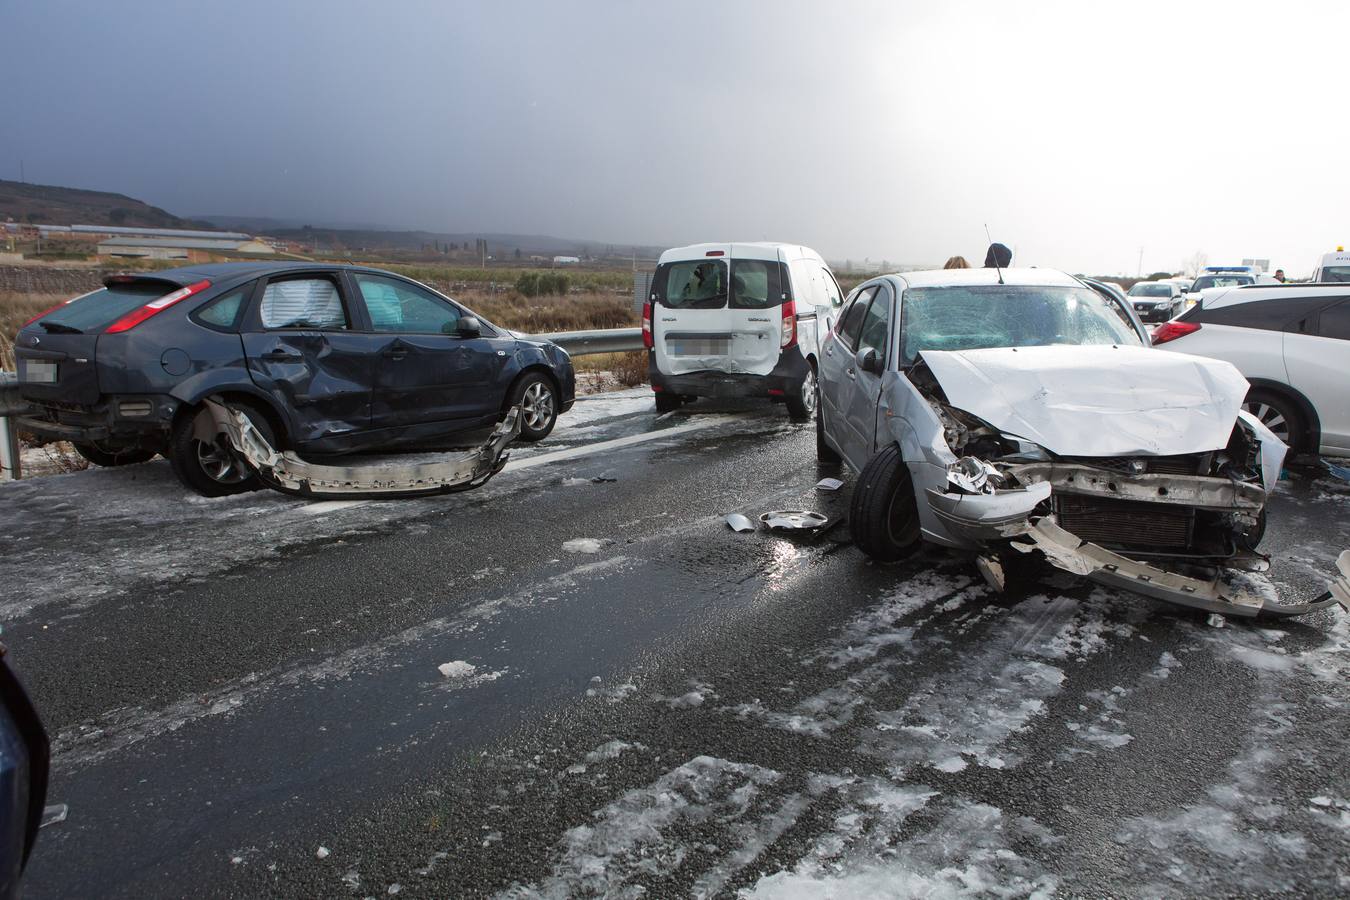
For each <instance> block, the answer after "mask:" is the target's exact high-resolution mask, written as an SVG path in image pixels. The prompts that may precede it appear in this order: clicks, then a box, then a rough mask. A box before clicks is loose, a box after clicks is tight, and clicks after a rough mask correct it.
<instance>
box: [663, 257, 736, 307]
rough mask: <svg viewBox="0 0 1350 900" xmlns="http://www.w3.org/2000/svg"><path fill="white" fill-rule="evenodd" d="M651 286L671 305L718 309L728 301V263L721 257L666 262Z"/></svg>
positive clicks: (664, 302) (666, 303)
mask: <svg viewBox="0 0 1350 900" xmlns="http://www.w3.org/2000/svg"><path fill="white" fill-rule="evenodd" d="M652 290H653V292H654V293H655V294H656V297H657V301H658V302H660V303H661V304H663V305H665V306H668V307H671V308H672V309H680V308H683V307H689V308H694V309H721V308H722V307H723V306H726V303H727V264H726V263H725V262H724V261H722V260H720V259H694V260H683V261H681V262H673V263H667V264H666V265H664V266H662V267H660V268H659V269H657V273H656V278H655V280H654V281H653V283H652Z"/></svg>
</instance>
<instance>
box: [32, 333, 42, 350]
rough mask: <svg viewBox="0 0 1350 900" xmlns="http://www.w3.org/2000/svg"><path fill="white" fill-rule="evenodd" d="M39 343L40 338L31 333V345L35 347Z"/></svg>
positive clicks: (40, 341)
mask: <svg viewBox="0 0 1350 900" xmlns="http://www.w3.org/2000/svg"><path fill="white" fill-rule="evenodd" d="M40 343H42V340H41V339H40V338H39V337H38V336H37V335H36V334H35V335H33V346H34V347H36V346H37V345H38V344H40Z"/></svg>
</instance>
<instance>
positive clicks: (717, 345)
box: [668, 338, 731, 356]
mask: <svg viewBox="0 0 1350 900" xmlns="http://www.w3.org/2000/svg"><path fill="white" fill-rule="evenodd" d="M668 346H669V347H670V352H671V354H673V355H674V356H725V355H726V353H727V350H729V349H730V348H731V341H729V340H727V339H726V338H681V339H679V340H672V341H670V343H669V345H668Z"/></svg>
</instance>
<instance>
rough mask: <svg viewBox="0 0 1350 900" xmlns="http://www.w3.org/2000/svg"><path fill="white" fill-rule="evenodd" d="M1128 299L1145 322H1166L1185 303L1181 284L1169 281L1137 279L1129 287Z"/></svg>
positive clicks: (1180, 309)
mask: <svg viewBox="0 0 1350 900" xmlns="http://www.w3.org/2000/svg"><path fill="white" fill-rule="evenodd" d="M1129 299H1130V303H1132V304H1134V311H1135V312H1137V313H1138V314H1139V318H1140V319H1142V320H1143V321H1145V322H1166V321H1167V320H1169V319H1171V318H1173V317H1175V316H1177V315H1178V314H1179V313H1180V312H1181V311H1182V309H1183V308H1184V307H1185V305H1186V295H1185V294H1184V293H1182V291H1181V286H1180V285H1177V284H1173V283H1172V282H1170V281H1137V282H1135V284H1134V286H1133V287H1131V288H1130V294H1129Z"/></svg>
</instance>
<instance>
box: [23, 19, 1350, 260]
mask: <svg viewBox="0 0 1350 900" xmlns="http://www.w3.org/2000/svg"><path fill="white" fill-rule="evenodd" d="M0 15H2V16H3V21H0V55H2V56H3V59H4V60H5V63H6V66H7V71H8V72H9V73H11V77H12V78H16V79H17V82H16V83H17V84H18V85H19V87H20V89H18V90H14V91H7V92H5V93H3V94H0V129H3V130H2V131H0V174H3V175H4V176H5V177H10V178H12V177H15V176H16V175H17V173H18V162H19V160H20V159H23V160H24V163H25V167H26V172H27V176H28V179H29V180H30V181H36V182H43V183H51V184H67V185H76V186H82V187H90V188H98V189H105V190H116V191H121V192H124V193H128V194H131V195H133V196H137V197H140V198H142V199H145V200H147V201H149V202H152V203H155V204H158V205H160V206H163V207H165V208H168V209H170V210H171V211H174V212H176V213H180V214H194V213H231V214H240V215H259V216H277V217H287V218H292V217H303V218H309V219H312V220H314V221H316V222H374V223H380V224H384V225H386V226H391V227H425V228H434V229H442V230H480V231H517V232H531V233H541V232H546V233H555V234H562V235H569V236H579V237H592V238H596V239H601V240H608V241H615V242H630V241H631V242H640V243H666V242H671V243H673V242H684V241H692V240H702V239H728V238H746V239H764V238H768V239H779V240H795V241H800V242H803V243H807V244H810V245H812V246H815V247H817V248H818V249H820V250H821V251H822V252H824V253H826V254H827V255H830V256H832V257H843V256H846V255H851V256H854V257H861V256H864V255H870V256H872V257H874V258H879V257H883V256H884V257H888V258H889V259H891V260H892V261H903V262H925V261H928V262H932V261H940V260H942V259H945V258H946V257H947V256H948V255H950V254H952V253H964V254H965V255H967V256H969V257H978V256H980V255H981V254H982V253H983V244H984V237H983V227H982V226H983V223H984V222H986V221H988V222H989V223H990V224H991V226H992V227H993V228H994V230H995V232H996V233H995V238H996V239H1001V240H1003V241H1004V242H1006V243H1008V244H1010V245H1012V246H1014V247H1015V249H1016V250H1017V252H1018V260H1019V261H1022V262H1028V263H1039V264H1043V265H1055V266H1059V267H1063V268H1067V269H1092V270H1095V271H1112V270H1116V271H1125V270H1133V268H1134V267H1135V265H1137V259H1138V254H1139V249H1140V247H1141V246H1142V247H1143V248H1144V251H1145V255H1144V261H1143V266H1144V268H1145V270H1146V271H1147V270H1151V269H1155V268H1175V267H1177V266H1178V265H1179V263H1180V261H1181V259H1182V258H1183V257H1184V256H1186V255H1189V254H1190V253H1192V252H1194V251H1195V250H1204V251H1206V252H1208V253H1209V254H1210V256H1211V257H1213V258H1215V259H1220V258H1223V259H1227V258H1228V257H1230V256H1244V255H1245V256H1251V255H1259V256H1271V257H1272V258H1276V259H1279V260H1281V261H1284V262H1286V268H1290V269H1291V270H1292V271H1299V270H1302V269H1305V268H1306V266H1307V264H1308V263H1310V262H1311V261H1312V259H1313V257H1314V256H1315V255H1316V254H1317V253H1319V252H1321V251H1322V250H1324V249H1326V248H1327V247H1328V246H1329V245H1331V244H1334V243H1335V242H1336V241H1338V240H1339V241H1342V242H1344V241H1345V240H1346V239H1347V238H1346V236H1345V235H1344V234H1339V233H1336V231H1335V229H1336V228H1337V227H1339V228H1341V229H1344V228H1345V224H1344V220H1343V218H1338V216H1339V215H1340V213H1338V212H1336V211H1335V210H1334V209H1333V208H1332V207H1333V204H1329V203H1328V202H1327V201H1328V200H1329V199H1330V197H1329V193H1328V189H1327V184H1328V181H1327V179H1328V178H1329V177H1332V173H1333V172H1335V171H1338V170H1339V169H1340V168H1341V164H1340V156H1341V155H1342V154H1343V148H1344V146H1345V145H1346V138H1347V137H1350V135H1347V133H1346V132H1347V128H1348V127H1350V126H1346V125H1345V124H1344V122H1345V118H1344V116H1341V115H1339V114H1332V107H1333V106H1334V105H1335V104H1334V98H1335V96H1337V95H1338V93H1339V88H1338V86H1337V85H1338V81H1339V80H1343V76H1342V75H1339V74H1338V73H1336V72H1335V71H1334V67H1335V66H1334V60H1336V59H1339V58H1340V53H1339V51H1340V42H1341V41H1343V36H1344V34H1345V33H1347V31H1348V30H1350V29H1347V26H1348V25H1350V13H1347V12H1346V10H1345V4H1343V3H1316V4H1297V3H1294V4H1281V5H1279V6H1278V7H1274V6H1269V5H1265V4H1262V5H1255V4H1252V5H1244V4H1235V3H1222V4H1213V5H1208V4H1195V5H1189V4H1187V5H1179V4H1146V3H1145V4H1134V5H1131V6H1130V7H1129V9H1128V11H1126V10H1124V9H1123V8H1122V9H1105V8H1099V7H1097V6H1096V5H1087V4H1053V5H1051V4H1035V5H1025V4H1023V5H1016V4H1006V3H1001V4H986V3H958V4H927V3H926V4H903V3H876V4H867V3H832V4H818V5H817V4H808V3H801V2H799V3H784V2H776V3H768V2H766V3H749V2H746V3H704V2H685V3H662V4H657V3H620V2H614V3H598V2H595V3H592V2H586V3H536V4H527V3H482V4H479V3H414V2H385V3H347V2H325V3H309V2H303V3H302V2H295V3H285V2H272V3H257V2H216V3H190V4H189V3H149V2H134V0H128V2H123V3H118V4H110V3H103V2H98V3H95V2H90V3H81V4H75V3H61V2H29V0H5V3H4V5H3V8H2V10H0ZM1262 34H1268V35H1271V39H1270V40H1266V41H1262V40H1260V36H1261V35H1262ZM1244 54H1250V56H1244ZM1257 61H1259V65H1257V64H1256V63H1257ZM1313 122H1316V123H1319V126H1318V127H1319V129H1320V131H1319V134H1321V135H1322V138H1319V139H1317V140H1313V139H1311V137H1310V136H1309V135H1308V133H1307V132H1306V131H1299V130H1298V126H1300V125H1302V124H1305V123H1313ZM1337 147H1339V148H1340V149H1335V148H1337ZM1305 257H1306V259H1305Z"/></svg>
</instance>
